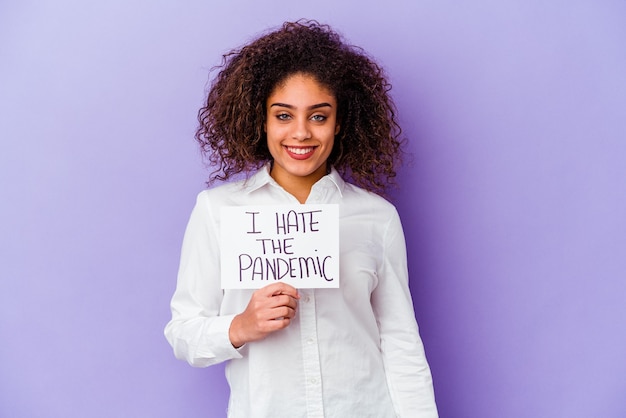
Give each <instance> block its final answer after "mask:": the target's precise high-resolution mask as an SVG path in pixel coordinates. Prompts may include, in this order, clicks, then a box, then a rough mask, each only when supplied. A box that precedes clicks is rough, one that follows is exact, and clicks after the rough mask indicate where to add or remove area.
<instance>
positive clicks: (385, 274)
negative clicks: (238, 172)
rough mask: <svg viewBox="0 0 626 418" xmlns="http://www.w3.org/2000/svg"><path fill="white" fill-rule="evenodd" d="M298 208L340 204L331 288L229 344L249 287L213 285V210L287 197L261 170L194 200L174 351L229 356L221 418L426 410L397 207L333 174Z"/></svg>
mask: <svg viewBox="0 0 626 418" xmlns="http://www.w3.org/2000/svg"><path fill="white" fill-rule="evenodd" d="M307 203H310V204H325V203H336V204H339V225H340V234H339V242H340V288H339V289H299V293H300V296H301V298H300V300H299V303H298V308H297V311H296V316H295V318H294V319H293V320H292V322H291V324H290V325H289V326H288V327H287V328H285V329H283V330H281V331H277V332H274V333H272V334H270V335H269V336H268V337H267V338H265V339H264V340H262V341H256V342H251V343H248V344H246V345H244V346H243V347H240V348H239V349H235V348H233V346H232V345H231V343H230V340H229V337H228V330H229V327H230V323H231V321H232V319H233V317H234V316H235V315H237V314H239V313H241V312H243V310H244V309H245V308H246V306H247V304H248V302H249V300H250V296H251V294H252V292H253V291H252V290H222V289H221V288H220V249H219V242H220V236H219V235H220V208H221V207H222V206H240V205H241V206H243V205H246V206H248V205H279V204H298V201H297V200H296V199H295V197H293V196H292V195H290V194H289V193H287V192H286V191H285V190H284V189H283V188H282V187H280V186H279V185H278V184H277V183H276V182H275V181H274V180H273V179H272V178H271V177H270V175H269V167H268V166H266V167H264V168H262V169H261V170H259V171H258V172H257V173H256V174H254V175H253V176H251V177H250V178H249V179H248V180H240V181H237V182H233V183H229V184H224V185H221V186H219V187H216V188H213V189H209V190H205V191H203V192H201V193H200V194H199V195H198V199H197V202H196V206H195V208H194V209H193V212H192V214H191V218H190V220H189V224H188V226H187V230H186V232H185V238H184V241H183V247H182V253H181V260H180V269H179V274H178V283H177V287H176V291H175V293H174V296H173V298H172V302H171V309H172V319H171V321H170V322H169V323H168V324H167V326H166V328H165V336H166V338H167V340H168V341H169V343H170V344H171V345H172V347H173V348H174V353H175V355H176V357H177V358H179V359H183V360H186V361H187V362H189V364H191V365H192V366H196V367H206V366H209V365H212V364H216V363H220V362H223V361H226V360H228V361H229V363H228V364H227V365H226V377H227V379H228V383H229V385H230V388H231V394H230V401H229V410H228V416H229V417H242V418H254V417H289V418H293V417H342V418H343V417H376V418H381V417H410V418H419V417H425V418H426V417H428V418H430V417H437V408H436V405H435V400H434V393H433V386H432V378H431V374H430V369H429V367H428V363H427V361H426V357H425V354H424V348H423V345H422V341H421V339H420V337H419V334H418V328H417V323H416V321H415V314H414V312H413V305H412V301H411V294H410V293H409V287H408V275H407V263H406V247H405V241H404V234H403V231H402V226H401V224H400V219H399V217H398V214H397V211H396V209H395V208H394V207H393V205H391V204H390V203H389V202H387V201H386V200H384V199H383V198H381V197H379V196H377V195H375V194H372V193H369V192H367V191H365V190H363V189H360V188H358V187H356V186H354V185H352V184H349V183H346V182H344V181H343V179H342V178H341V177H340V176H339V174H338V173H337V172H336V171H335V170H334V169H333V170H332V171H331V173H330V174H329V175H327V176H325V177H323V178H322V179H321V180H319V181H318V182H317V183H316V184H315V185H314V186H313V188H312V190H311V193H310V195H309V197H308V199H307V201H306V203H305V204H307Z"/></svg>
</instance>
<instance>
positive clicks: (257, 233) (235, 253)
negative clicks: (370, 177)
mask: <svg viewBox="0 0 626 418" xmlns="http://www.w3.org/2000/svg"><path fill="white" fill-rule="evenodd" d="M220 236H221V239H220V245H221V275H222V289H259V288H261V287H264V286H267V285H268V284H271V283H276V282H279V281H282V282H285V283H288V284H290V285H292V286H294V287H296V288H303V289H304V288H309V289H310V288H337V287H339V207H338V205H283V206H228V207H223V208H222V210H221V231H220Z"/></svg>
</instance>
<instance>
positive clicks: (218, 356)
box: [165, 192, 241, 367]
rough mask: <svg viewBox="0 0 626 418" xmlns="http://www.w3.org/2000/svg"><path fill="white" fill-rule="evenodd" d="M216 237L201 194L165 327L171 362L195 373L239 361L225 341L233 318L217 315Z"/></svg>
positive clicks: (219, 296) (219, 295) (219, 301)
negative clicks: (188, 366) (180, 362)
mask: <svg viewBox="0 0 626 418" xmlns="http://www.w3.org/2000/svg"><path fill="white" fill-rule="evenodd" d="M218 234H219V228H218V225H217V223H216V221H215V217H214V214H213V212H212V210H211V207H210V204H209V198H208V196H207V193H204V192H203V193H200V194H199V195H198V198H197V201H196V205H195V207H194V209H193V211H192V213H191V217H190V219H189V223H188V224H187V229H186V231H185V237H184V240H183V245H182V250H181V258H180V267H179V271H178V281H177V285H176V291H175V293H174V296H173V297H172V301H171V310H172V319H171V320H170V322H169V323H168V324H167V325H166V327H165V337H166V338H167V340H168V341H169V343H170V345H171V346H172V348H173V349H174V354H175V356H176V357H177V358H178V359H181V360H186V361H187V362H188V363H189V364H191V365H192V366H195V367H206V366H210V365H212V364H216V363H220V362H222V361H225V360H229V359H232V358H240V357H241V355H240V354H239V352H238V351H237V350H236V349H235V348H234V347H233V346H232V344H231V343H230V340H229V337H228V330H229V328H230V323H231V322H232V319H233V317H234V315H232V314H231V315H220V313H221V312H220V307H221V304H222V298H223V291H222V289H221V286H220V252H219V235H218Z"/></svg>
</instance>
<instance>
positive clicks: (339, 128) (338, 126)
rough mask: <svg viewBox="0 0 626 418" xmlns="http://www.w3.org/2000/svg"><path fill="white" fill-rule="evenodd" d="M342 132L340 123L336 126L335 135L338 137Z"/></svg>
mask: <svg viewBox="0 0 626 418" xmlns="http://www.w3.org/2000/svg"><path fill="white" fill-rule="evenodd" d="M340 130H341V125H339V124H338V123H337V124H335V135H337V134H338V133H339V131H340Z"/></svg>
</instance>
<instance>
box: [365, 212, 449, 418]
mask: <svg viewBox="0 0 626 418" xmlns="http://www.w3.org/2000/svg"><path fill="white" fill-rule="evenodd" d="M379 275H380V276H379V283H378V286H377V288H376V290H375V291H374V292H373V294H372V306H373V308H374V311H375V315H376V318H377V322H378V326H379V329H380V338H381V350H382V354H383V362H384V365H385V373H386V375H387V384H388V386H389V390H390V393H391V398H392V401H393V404H394V408H395V411H396V415H397V416H399V417H416V418H422V417H423V418H435V417H437V416H438V414H437V407H436V404H435V398H434V392H433V385H432V377H431V373H430V368H429V366H428V363H427V361H426V356H425V353H424V346H423V344H422V340H421V338H420V336H419V332H418V327H417V322H416V321H415V314H414V311H413V304H412V299H411V295H410V291H409V286H408V271H407V260H406V246H405V239H404V233H403V231H402V226H401V224H400V219H399V217H398V215H397V212H395V211H394V213H393V216H392V218H391V219H390V221H389V223H388V224H387V227H386V231H385V235H384V254H383V261H382V265H381V268H380V273H379Z"/></svg>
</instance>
